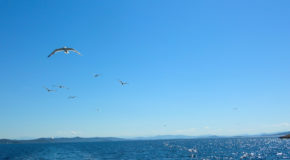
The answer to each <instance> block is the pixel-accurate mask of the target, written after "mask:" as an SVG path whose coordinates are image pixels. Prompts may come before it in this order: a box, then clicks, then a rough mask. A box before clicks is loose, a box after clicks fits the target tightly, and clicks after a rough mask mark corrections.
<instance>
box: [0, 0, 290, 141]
mask: <svg viewBox="0 0 290 160" xmlns="http://www.w3.org/2000/svg"><path fill="white" fill-rule="evenodd" d="M289 6H290V1H288V0H280V1H275V0H271V1H269V0H256V1H252V0H239V1H232V0H228V1H222V0H221V1H216V0H200V1H197V0H196V1H194V0H183V1H176V0H138V1H136V0H122V1H110V0H86V1H80V0H79V1H74V0H62V1H59V0H30V1H10V0H0V50H1V52H0V55H1V58H0V68H1V70H0V75H1V78H0V88H1V90H0V97H1V101H0V138H36V137H52V136H53V137H64V136H65V137H71V136H82V137H94V136H117V137H134V136H152V135H163V134H184V135H204V134H217V135H237V134H256V133H264V132H278V131H289V130H290V116H289V113H290V45H289V44H290V43H289V42H290V19H289V17H290V10H289ZM63 46H68V47H73V48H75V49H77V50H78V51H79V52H81V53H82V54H83V56H78V55H76V54H70V55H65V54H63V53H57V54H55V55H53V56H52V57H51V58H47V55H48V54H49V53H50V52H52V51H53V50H54V49H55V48H59V47H63ZM95 73H100V74H101V76H100V77H98V78H94V76H93V75H94V74H95ZM118 79H120V80H123V81H127V82H128V83H129V84H128V85H126V86H121V85H120V84H119V82H118ZM53 85H64V86H67V87H69V88H70V89H68V90H67V89H57V91H56V92H50V93H48V92H47V91H46V90H45V89H44V88H43V87H44V86H45V87H48V88H51V89H55V88H54V87H53ZM68 96H77V98H75V99H68V98H67V97H68Z"/></svg>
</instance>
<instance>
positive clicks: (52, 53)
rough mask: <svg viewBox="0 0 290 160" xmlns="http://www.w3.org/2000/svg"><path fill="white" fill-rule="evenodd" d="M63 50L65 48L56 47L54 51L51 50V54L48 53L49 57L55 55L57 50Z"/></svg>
mask: <svg viewBox="0 0 290 160" xmlns="http://www.w3.org/2000/svg"><path fill="white" fill-rule="evenodd" d="M62 50H63V48H59V49H55V50H54V51H53V52H51V53H50V55H48V56H47V57H48V58H49V57H50V56H52V55H54V54H55V52H60V51H62Z"/></svg>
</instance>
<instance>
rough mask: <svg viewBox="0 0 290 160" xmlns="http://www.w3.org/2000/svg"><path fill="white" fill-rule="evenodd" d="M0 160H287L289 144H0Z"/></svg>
mask: <svg viewBox="0 0 290 160" xmlns="http://www.w3.org/2000/svg"><path fill="white" fill-rule="evenodd" d="M0 159H1V160H2V159H3V160H50V159H53V160H82V159H85V160H102V159H104V160H106V159H120V160H122V159H123V160H133V159H138V160H157V159H161V160H193V159H208V160H214V159H222V160H226V159H271V160H272V159H289V160H290V140H281V139H278V138H208V139H190V140H146V141H145V140H144V141H120V142H92V143H55V144H51V143H50V144H49V143H48V144H0Z"/></svg>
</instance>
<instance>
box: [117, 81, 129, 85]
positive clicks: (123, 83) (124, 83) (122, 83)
mask: <svg viewBox="0 0 290 160" xmlns="http://www.w3.org/2000/svg"><path fill="white" fill-rule="evenodd" d="M119 82H120V83H121V85H122V86H124V85H126V84H128V83H127V82H123V81H121V80H119Z"/></svg>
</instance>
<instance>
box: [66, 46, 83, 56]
mask: <svg viewBox="0 0 290 160" xmlns="http://www.w3.org/2000/svg"><path fill="white" fill-rule="evenodd" d="M67 50H69V51H73V52H75V53H77V54H79V55H82V54H81V53H80V52H78V51H77V50H75V49H73V48H68V49H67Z"/></svg>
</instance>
